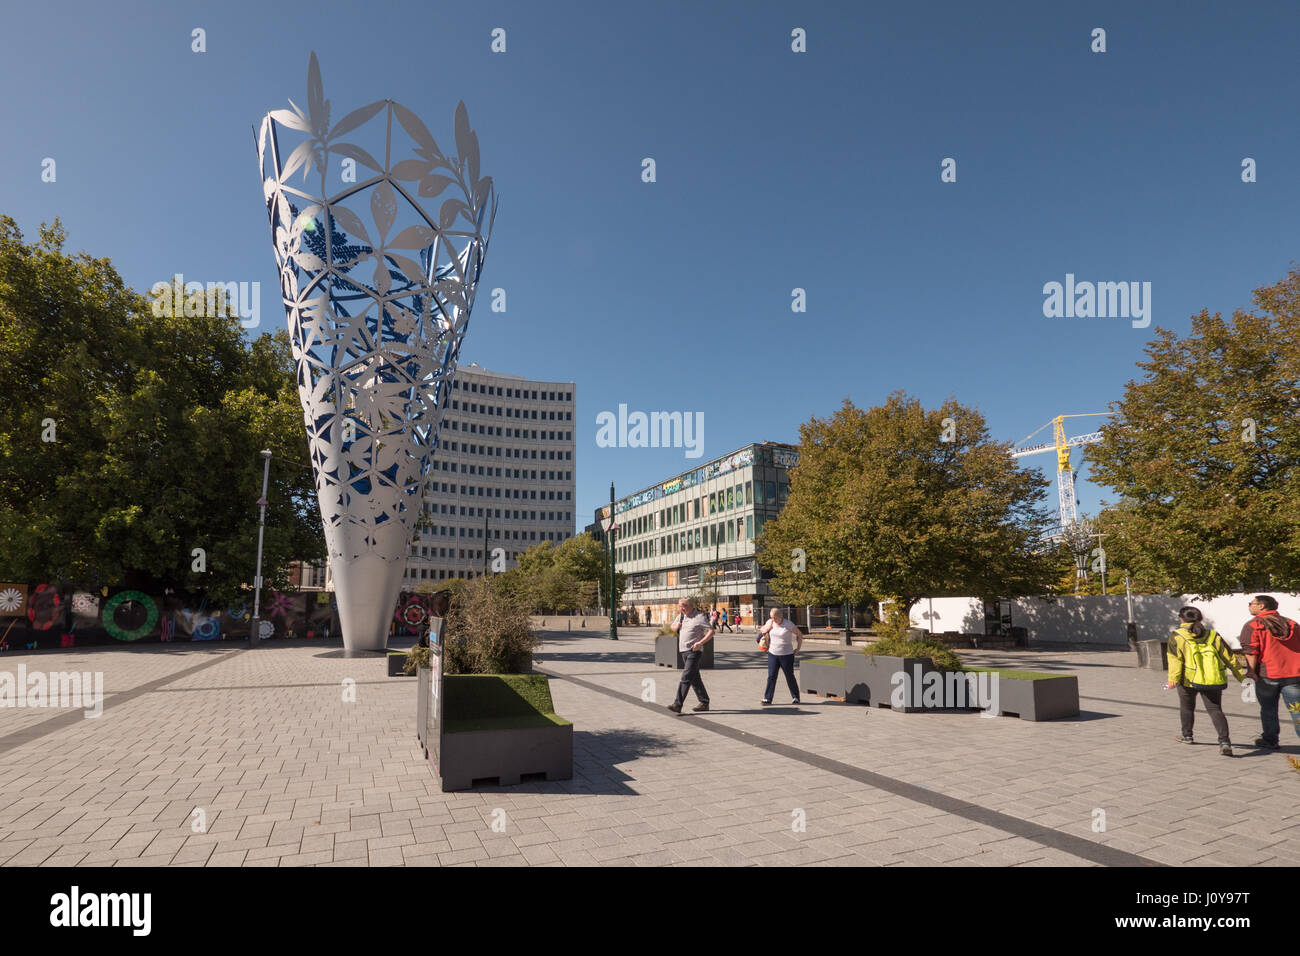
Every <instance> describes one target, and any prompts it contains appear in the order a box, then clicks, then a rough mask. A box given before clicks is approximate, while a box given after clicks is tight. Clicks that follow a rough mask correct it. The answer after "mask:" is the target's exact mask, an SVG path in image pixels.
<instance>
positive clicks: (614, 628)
mask: <svg viewBox="0 0 1300 956" xmlns="http://www.w3.org/2000/svg"><path fill="white" fill-rule="evenodd" d="M617 528H618V524H617V523H616V519H615V517H614V482H612V481H611V482H610V483H609V528H608V530H607V532H606V535H605V537H606V539H607V540H608V541H609V547H608V548H607V549H606V553H607V554H608V556H609V639H610V640H611V641H617V640H618V600H617V593H618V592H617V590H616V589H615V587H614V573H615V572H614V562H615V559H614V532H615V530H616V529H617Z"/></svg>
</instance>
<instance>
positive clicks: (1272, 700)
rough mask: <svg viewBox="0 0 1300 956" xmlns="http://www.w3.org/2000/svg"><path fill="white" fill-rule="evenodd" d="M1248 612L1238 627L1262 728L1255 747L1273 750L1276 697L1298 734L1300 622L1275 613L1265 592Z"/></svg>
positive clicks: (1276, 733)
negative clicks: (1242, 623) (1282, 704)
mask: <svg viewBox="0 0 1300 956" xmlns="http://www.w3.org/2000/svg"><path fill="white" fill-rule="evenodd" d="M1250 613H1251V614H1252V615H1254V616H1253V617H1252V618H1251V619H1250V620H1249V621H1247V622H1246V624H1245V626H1244V627H1243V628H1242V629H1241V649H1242V651H1243V653H1245V655H1246V670H1247V673H1248V674H1249V675H1250V676H1251V677H1252V678H1254V679H1255V697H1256V699H1257V700H1258V701H1259V719H1260V723H1261V724H1262V725H1263V731H1264V732H1263V733H1262V734H1261V735H1260V736H1259V737H1257V738H1256V739H1255V746H1256V747H1266V748H1268V749H1269V750H1276V749H1277V747H1278V736H1279V734H1280V733H1281V726H1280V724H1279V722H1278V719H1277V702H1278V700H1279V698H1280V699H1281V700H1282V701H1283V702H1284V703H1285V704H1286V709H1287V715H1288V716H1289V717H1290V718H1291V722H1292V724H1293V725H1294V726H1295V732H1296V735H1297V736H1300V625H1297V624H1296V622H1295V621H1292V620H1290V619H1288V618H1285V617H1283V616H1282V615H1280V614H1278V613H1277V601H1276V599H1274V598H1271V597H1269V596H1268V595H1267V594H1261V595H1259V596H1258V597H1256V598H1255V599H1254V600H1252V601H1251V602H1250Z"/></svg>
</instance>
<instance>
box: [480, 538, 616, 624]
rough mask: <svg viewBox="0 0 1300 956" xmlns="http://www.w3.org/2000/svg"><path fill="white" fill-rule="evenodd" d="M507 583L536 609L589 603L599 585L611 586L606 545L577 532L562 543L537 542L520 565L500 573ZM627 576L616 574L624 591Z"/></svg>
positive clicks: (560, 608) (570, 607)
mask: <svg viewBox="0 0 1300 956" xmlns="http://www.w3.org/2000/svg"><path fill="white" fill-rule="evenodd" d="M497 577H498V578H502V579H504V581H505V584H504V586H505V587H506V588H507V589H508V590H509V591H510V593H511V594H513V595H515V596H516V597H517V598H518V599H519V600H521V601H524V602H525V603H527V604H528V605H529V607H531V608H532V609H533V611H534V612H535V613H547V614H553V613H556V612H561V611H573V610H577V609H578V608H581V607H589V606H591V604H592V603H594V596H595V593H596V587H597V585H599V587H600V588H601V591H602V593H603V591H604V590H605V589H606V588H607V586H608V584H607V582H608V578H609V565H608V564H607V563H606V552H605V548H604V546H603V545H602V544H601V543H600V542H598V541H596V540H594V539H593V538H592V537H591V535H589V534H580V535H575V536H574V537H572V538H569V539H567V540H566V541H564V542H562V543H561V544H560V545H559V546H558V547H557V546H556V545H555V544H554V543H553V542H551V541H542V542H540V543H538V544H535V545H533V546H532V547H531V548H529V549H528V550H526V551H525V552H524V553H523V554H521V555H520V556H519V560H518V567H517V568H515V569H513V570H511V571H507V572H505V573H504V574H501V575H498V576H497ZM626 583H627V576H626V575H625V574H623V573H622V572H619V573H618V574H617V575H616V576H615V585H616V587H617V588H618V593H619V594H620V595H621V594H622V593H623V588H624V587H625V586H626Z"/></svg>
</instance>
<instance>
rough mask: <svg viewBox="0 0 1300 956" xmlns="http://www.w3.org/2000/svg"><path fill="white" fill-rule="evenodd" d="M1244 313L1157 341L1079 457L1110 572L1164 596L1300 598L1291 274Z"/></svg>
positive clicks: (1299, 396) (1297, 368)
mask: <svg viewBox="0 0 1300 956" xmlns="http://www.w3.org/2000/svg"><path fill="white" fill-rule="evenodd" d="M1254 301H1255V305H1256V308H1257V310H1258V311H1256V312H1243V311H1240V310H1238V311H1234V312H1233V314H1232V318H1231V319H1230V320H1227V319H1224V318H1223V317H1222V315H1221V314H1219V313H1215V314H1214V315H1210V314H1209V313H1208V311H1206V310H1202V311H1201V313H1200V314H1199V315H1195V316H1193V317H1192V320H1191V324H1192V327H1191V332H1190V333H1189V334H1188V335H1186V336H1182V337H1180V336H1178V335H1176V334H1175V333H1174V332H1172V331H1170V330H1168V329H1157V330H1156V337H1155V339H1154V340H1153V341H1152V342H1150V343H1149V344H1148V345H1147V348H1146V352H1147V356H1148V358H1147V361H1145V362H1140V363H1139V368H1141V369H1142V370H1143V371H1144V372H1145V373H1146V376H1145V378H1144V379H1143V380H1142V381H1140V382H1137V381H1133V382H1129V384H1128V387H1127V389H1126V390H1125V393H1124V398H1123V399H1122V400H1121V401H1119V402H1118V403H1116V406H1115V414H1114V416H1113V417H1112V419H1111V420H1110V421H1109V422H1108V423H1107V424H1106V425H1105V426H1104V427H1103V428H1102V434H1103V436H1104V437H1103V441H1102V442H1101V443H1099V444H1096V445H1092V446H1090V447H1089V448H1088V450H1087V458H1088V460H1089V461H1090V462H1091V463H1092V466H1093V477H1094V479H1095V480H1096V481H1098V482H1100V483H1101V484H1104V485H1106V486H1108V487H1110V488H1111V489H1112V490H1113V491H1115V492H1116V493H1117V494H1118V495H1119V500H1118V502H1117V503H1116V504H1115V505H1114V506H1113V507H1109V508H1107V509H1106V510H1104V511H1103V512H1102V514H1101V515H1100V517H1099V523H1100V524H1101V525H1102V530H1103V531H1105V532H1107V534H1108V535H1109V537H1107V538H1106V539H1105V542H1106V549H1107V555H1108V560H1109V561H1110V564H1111V565H1112V566H1113V567H1115V566H1119V567H1125V568H1127V569H1128V570H1129V571H1130V572H1132V573H1133V574H1134V575H1135V576H1137V577H1139V578H1141V579H1143V580H1145V581H1147V582H1149V583H1152V584H1154V585H1156V586H1159V587H1161V588H1163V589H1166V590H1169V591H1179V592H1186V593H1194V594H1199V595H1202V596H1204V597H1209V596H1212V595H1217V594H1226V593H1230V592H1232V591H1236V590H1255V589H1272V590H1292V589H1296V588H1300V269H1296V268H1293V269H1292V270H1291V272H1290V273H1289V274H1288V275H1287V276H1286V278H1284V279H1283V280H1282V281H1281V282H1279V283H1277V284H1276V285H1272V286H1267V287H1265V288H1261V289H1258V290H1256V292H1255V293H1254Z"/></svg>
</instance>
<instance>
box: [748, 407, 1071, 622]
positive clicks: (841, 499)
mask: <svg viewBox="0 0 1300 956" xmlns="http://www.w3.org/2000/svg"><path fill="white" fill-rule="evenodd" d="M799 434H800V441H801V444H800V451H799V464H798V466H797V467H795V468H794V469H793V470H792V471H791V474H790V478H791V486H790V497H789V499H788V500H787V502H786V504H785V508H784V509H783V510H782V512H781V514H780V516H779V517H778V518H776V519H775V520H773V521H769V522H767V524H765V525H764V527H763V533H762V536H761V538H760V547H761V551H760V554H759V561H760V562H761V563H762V565H763V566H764V567H766V568H768V569H769V570H771V571H772V572H773V573H774V577H773V579H772V584H773V588H774V590H775V591H776V593H777V595H778V596H779V597H780V598H781V599H782V600H783V601H785V602H787V603H790V604H839V603H841V602H844V601H849V602H852V603H853V604H855V605H857V604H862V603H865V602H867V601H869V600H871V599H872V598H886V599H892V601H893V602H894V608H895V611H894V613H895V615H896V616H897V617H898V619H899V620H900V621H901V620H905V617H904V615H905V614H906V612H907V611H908V610H909V609H910V608H911V606H912V605H913V604H915V603H916V601H917V600H919V599H920V598H922V597H925V596H934V595H942V594H973V595H988V596H992V595H997V596H1001V597H1015V596H1018V595H1022V594H1034V593H1042V592H1043V591H1045V590H1047V589H1048V588H1049V587H1050V585H1051V581H1052V579H1053V576H1054V569H1053V567H1052V563H1051V561H1049V560H1048V559H1047V557H1046V556H1045V554H1044V553H1043V552H1042V549H1041V542H1042V539H1043V535H1044V533H1045V532H1046V530H1047V527H1048V525H1049V523H1050V518H1049V516H1048V515H1047V514H1046V513H1045V512H1044V511H1043V510H1042V508H1041V507H1040V505H1041V502H1042V500H1043V497H1044V490H1045V488H1046V487H1047V482H1046V481H1045V480H1044V479H1043V478H1042V476H1041V475H1039V474H1038V473H1037V472H1035V471H1031V470H1021V469H1019V468H1018V467H1017V466H1016V463H1015V461H1014V460H1013V459H1012V458H1011V457H1010V455H1009V454H1008V450H1009V445H1008V444H1006V443H997V442H994V441H993V440H992V439H991V438H990V437H989V434H988V430H987V428H986V426H985V423H984V418H983V416H981V415H980V414H979V412H977V411H975V410H974V409H970V408H964V407H962V406H961V405H958V404H957V403H956V402H955V401H953V400H951V399H950V400H949V401H947V402H946V403H944V405H943V406H942V407H941V408H938V409H935V410H933V411H926V410H925V409H923V408H922V407H921V404H920V403H919V402H918V401H917V400H916V399H913V398H909V397H907V396H906V395H904V394H903V393H901V392H897V393H895V394H893V395H891V396H890V398H889V400H888V401H887V402H886V403H885V404H884V405H882V406H878V407H875V408H871V409H868V410H865V411H864V410H862V409H859V408H857V407H855V406H854V405H853V403H852V402H850V401H849V400H847V399H846V400H845V401H844V404H843V406H842V407H841V408H840V409H839V411H837V412H836V413H835V414H834V415H833V416H832V417H831V418H827V419H818V418H813V419H812V420H810V421H808V422H807V423H805V424H803V425H801V426H800V428H799ZM945 439H950V440H945Z"/></svg>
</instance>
